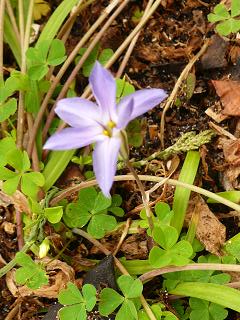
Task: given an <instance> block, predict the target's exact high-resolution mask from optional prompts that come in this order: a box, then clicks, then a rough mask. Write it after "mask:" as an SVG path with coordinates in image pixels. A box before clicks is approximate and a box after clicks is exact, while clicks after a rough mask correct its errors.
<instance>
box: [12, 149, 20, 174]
mask: <svg viewBox="0 0 240 320" xmlns="http://www.w3.org/2000/svg"><path fill="white" fill-rule="evenodd" d="M8 164H10V166H11V167H13V168H14V169H16V170H18V171H19V172H21V171H23V153H22V151H21V150H19V149H15V150H12V151H10V152H9V153H8Z"/></svg>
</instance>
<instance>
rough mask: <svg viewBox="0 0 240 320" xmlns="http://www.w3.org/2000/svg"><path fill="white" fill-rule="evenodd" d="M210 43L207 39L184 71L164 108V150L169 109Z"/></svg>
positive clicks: (162, 139)
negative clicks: (166, 119) (166, 117)
mask: <svg viewBox="0 0 240 320" xmlns="http://www.w3.org/2000/svg"><path fill="white" fill-rule="evenodd" d="M209 42H210V39H207V40H206V41H205V43H204V45H203V46H202V48H201V50H200V51H199V52H198V53H197V54H196V55H195V56H194V57H193V58H192V59H191V60H190V61H189V62H188V64H187V65H186V67H185V68H184V69H183V71H182V73H181V74H180V77H179V78H178V80H177V82H176V84H175V86H174V88H173V91H172V93H171V94H170V96H169V97H168V100H167V103H166V104H165V107H164V108H163V113H162V117H161V124H160V141H161V145H162V147H163V148H164V129H165V116H166V113H167V111H168V109H169V108H171V107H172V105H173V103H174V101H175V99H176V96H177V93H178V90H179V89H180V87H181V85H182V82H183V81H184V80H185V79H186V77H187V76H188V74H189V72H190V70H191V69H192V67H193V66H194V64H195V63H196V62H197V60H198V59H199V58H200V57H201V55H202V54H203V53H204V52H205V51H206V49H207V47H208V45H209Z"/></svg>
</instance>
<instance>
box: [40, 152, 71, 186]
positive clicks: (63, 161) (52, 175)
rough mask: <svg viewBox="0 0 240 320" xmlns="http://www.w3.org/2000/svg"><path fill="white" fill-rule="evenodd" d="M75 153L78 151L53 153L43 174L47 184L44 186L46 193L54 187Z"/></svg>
mask: <svg viewBox="0 0 240 320" xmlns="http://www.w3.org/2000/svg"><path fill="white" fill-rule="evenodd" d="M75 152H76V150H68V151H52V152H51V154H50V158H49V160H48V162H47V165H46V166H45V168H44V170H43V172H42V173H43V175H44V177H45V184H44V186H43V190H44V191H45V192H46V191H48V190H49V189H50V188H51V187H52V186H53V185H54V183H55V182H56V181H57V179H58V178H59V177H60V175H61V174H62V173H63V171H64V170H65V168H66V167H67V165H68V163H69V162H70V161H71V159H72V157H73V155H74V153H75Z"/></svg>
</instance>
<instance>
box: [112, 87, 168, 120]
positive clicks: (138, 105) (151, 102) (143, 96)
mask: <svg viewBox="0 0 240 320" xmlns="http://www.w3.org/2000/svg"><path fill="white" fill-rule="evenodd" d="M166 97H167V94H166V92H165V91H164V90H162V89H143V90H139V91H136V92H134V93H132V94H130V95H129V96H127V97H125V98H123V99H122V100H121V101H120V103H119V104H118V107H117V109H118V110H119V111H118V112H119V113H118V115H119V118H121V119H122V118H123V117H125V113H126V112H127V111H126V110H127V109H128V108H129V100H131V99H133V104H134V106H133V111H132V113H131V116H130V118H129V121H131V120H133V119H134V118H136V117H138V116H140V115H142V114H143V113H145V112H147V111H149V110H150V109H152V108H153V107H155V106H156V105H158V104H159V103H160V102H162V101H163V100H164V99H165V98H166Z"/></svg>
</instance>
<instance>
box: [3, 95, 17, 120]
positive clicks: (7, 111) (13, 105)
mask: <svg viewBox="0 0 240 320" xmlns="http://www.w3.org/2000/svg"><path fill="white" fill-rule="evenodd" d="M16 110H17V100H16V99H15V98H10V99H9V100H8V101H7V102H5V103H3V104H1V105H0V122H3V121H5V120H7V119H8V118H9V117H10V116H12V115H13V114H14V113H15V112H16Z"/></svg>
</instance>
